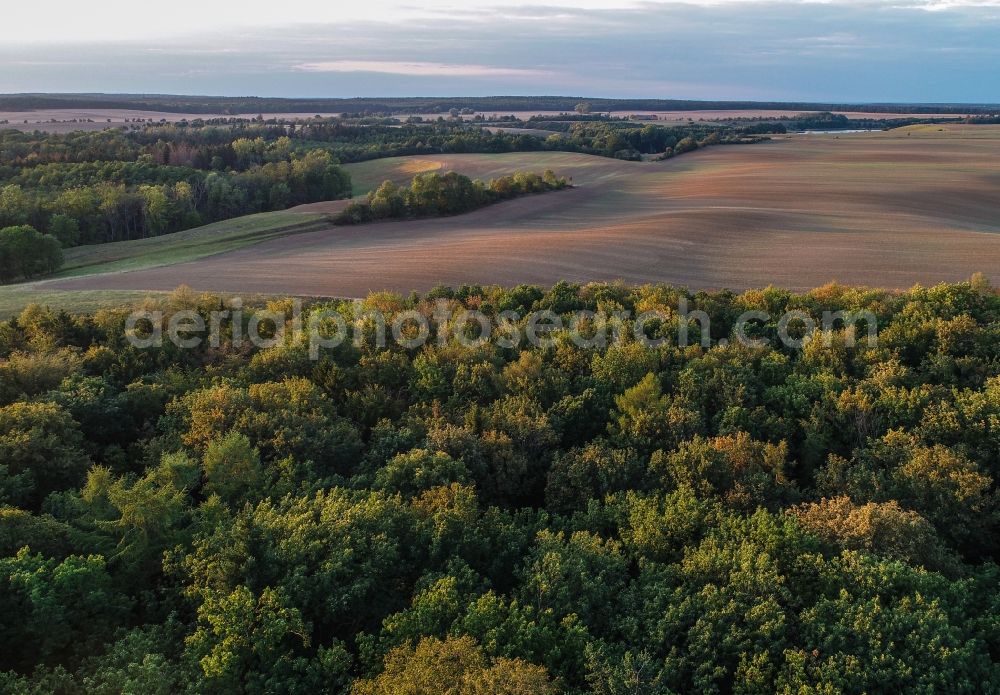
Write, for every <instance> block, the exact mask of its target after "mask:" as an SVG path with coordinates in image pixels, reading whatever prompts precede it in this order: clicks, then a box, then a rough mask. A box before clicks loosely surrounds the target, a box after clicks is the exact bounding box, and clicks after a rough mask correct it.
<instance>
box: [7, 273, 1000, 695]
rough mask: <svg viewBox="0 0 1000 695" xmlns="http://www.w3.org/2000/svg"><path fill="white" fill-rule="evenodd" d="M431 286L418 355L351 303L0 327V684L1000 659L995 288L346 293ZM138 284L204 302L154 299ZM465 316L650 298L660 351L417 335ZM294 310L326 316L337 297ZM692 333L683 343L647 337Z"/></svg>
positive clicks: (789, 686) (189, 682)
mask: <svg viewBox="0 0 1000 695" xmlns="http://www.w3.org/2000/svg"><path fill="white" fill-rule="evenodd" d="M682 298H683V299H684V300H686V301H687V303H688V307H689V311H691V312H694V311H698V312H704V313H703V314H697V315H694V314H685V313H682V312H680V311H678V306H679V305H678V302H679V300H680V299H682ZM441 302H444V306H445V307H446V308H447V310H448V311H447V312H445V317H446V318H445V319H444V320H443V322H438V323H433V324H432V325H433V328H432V335H431V336H430V340H429V341H428V342H427V343H426V344H425V345H424V346H423V347H420V348H413V349H409V348H404V347H402V346H400V345H396V344H393V343H391V342H390V343H389V345H387V346H386V347H379V344H378V341H377V340H376V324H375V323H373V322H370V321H368V320H366V321H363V322H362V323H361V324H360V325H359V326H358V330H357V335H358V340H357V341H356V342H355V341H353V340H348V341H345V342H344V343H342V344H341V345H340V346H338V347H336V348H330V349H324V350H323V351H321V353H320V355H319V359H318V360H314V359H311V358H310V355H309V347H308V345H307V343H306V342H305V341H304V340H299V341H296V340H294V339H293V338H292V336H293V335H294V333H293V331H291V330H288V331H287V333H286V335H287V336H288V338H287V339H286V340H284V341H280V344H278V345H275V346H273V347H270V348H260V349H258V348H254V347H253V346H251V345H250V344H249V343H248V342H247V341H246V340H245V339H244V340H242V341H241V342H240V343H239V344H237V343H235V342H234V341H233V336H234V335H235V334H237V333H240V334H243V335H244V336H245V332H246V329H247V325H248V322H249V321H251V320H252V319H253V314H254V313H255V312H256V311H257V310H258V309H259V308H266V309H268V310H270V311H281V312H285V313H286V314H287V313H288V310H289V309H290V307H291V304H292V303H291V302H290V301H288V302H277V301H276V302H272V303H270V304H269V305H268V306H266V307H244V309H243V311H242V312H235V313H233V312H231V313H229V314H228V315H227V316H226V317H225V318H224V319H223V321H222V323H221V344H220V345H219V346H218V347H214V346H211V345H209V344H208V343H204V344H203V345H202V346H200V347H197V348H194V349H180V348H178V347H176V346H174V345H173V344H171V343H170V342H169V341H168V342H165V343H164V345H163V346H162V347H159V348H150V349H138V348H135V347H133V346H131V345H130V344H129V342H128V341H127V340H126V334H125V322H126V318H127V316H128V313H129V311H130V309H129V308H122V309H115V310H107V311H102V312H99V313H97V314H95V315H92V316H83V315H70V314H66V313H63V312H57V311H52V310H49V309H44V308H41V307H37V306H33V307H29V308H28V309H26V310H25V311H24V312H23V313H22V314H20V315H19V316H18V317H16V318H14V319H11V320H10V321H8V322H5V323H3V324H0V360H2V361H0V615H2V616H3V620H2V621H0V690H2V691H4V692H11V693H71V692H81V691H87V692H115V693H117V692H157V693H159V692H164V693H166V692H171V693H173V692H191V693H204V692H243V693H265V692H267V693H317V692H330V693H348V692H352V693H355V694H358V695H362V694H364V695H367V694H369V693H379V694H381V693H400V692H413V693H431V692H434V693H436V692H446V691H447V692H459V693H511V694H514V693H517V694H518V695H524V694H528V695H530V694H532V693H554V692H568V693H584V692H592V693H600V694H607V693H623V692H644V693H669V692H714V693H721V692H851V693H861V692H956V693H978V692H990V691H991V690H992V687H993V684H994V683H997V682H1000V658H998V656H997V655H998V654H1000V641H998V635H1000V629H998V625H1000V590H998V586H1000V569H998V566H997V564H996V559H997V557H998V553H1000V547H998V545H997V531H998V523H1000V516H998V513H1000V504H998V497H997V481H998V480H1000V440H998V438H997V436H996V423H997V422H998V421H1000V374H998V370H997V365H998V364H1000V353H998V345H1000V341H998V340H997V337H998V333H1000V296H998V294H997V292H996V291H995V290H994V289H992V288H991V287H990V286H989V285H988V284H987V283H986V282H985V281H984V280H983V279H982V278H976V279H974V280H973V281H971V282H967V283H960V284H954V285H941V286H937V287H933V288H920V287H917V288H914V289H912V290H911V291H909V292H904V293H895V292H885V291H877V290H862V289H849V288H844V287H840V286H827V287H823V288H819V289H817V290H814V291H812V292H808V293H802V294H799V293H792V292H787V291H784V290H780V289H777V288H768V289H765V290H755V291H748V292H745V293H742V294H738V295H737V294H734V293H730V292H711V293H697V294H695V293H690V292H686V291H683V290H679V289H677V288H672V287H664V286H648V287H642V288H627V287H624V286H621V285H614V284H612V285H606V284H601V285H588V286H584V287H580V286H576V285H571V284H567V283H559V284H557V285H555V286H553V287H551V288H546V289H543V288H538V287H532V286H518V287H481V286H476V285H469V286H463V287H460V288H446V287H441V288H436V289H435V290H433V291H432V292H430V293H428V294H427V295H425V296H417V295H413V296H411V297H402V296H398V295H393V294H387V293H382V294H373V295H371V296H369V297H368V298H367V299H365V300H364V301H363V302H362V305H361V307H360V308H361V309H362V310H364V312H367V311H372V310H379V311H381V312H383V313H384V314H385V316H386V317H387V320H388V321H389V322H392V321H393V319H394V318H395V317H396V316H399V315H400V312H404V311H405V312H409V311H416V312H418V313H420V314H422V315H425V316H429V317H431V316H435V315H437V316H439V317H440V315H441V314H440V312H441V304H440V303H441ZM147 308H149V309H160V310H162V311H163V312H164V315H163V321H164V323H165V324H166V323H167V322H168V321H169V319H170V317H171V316H172V315H173V313H174V312H176V311H180V310H193V311H195V312H198V313H200V314H201V315H203V316H204V317H206V319H207V318H208V316H209V312H210V311H214V310H218V309H220V308H230V309H231V308H232V307H231V306H228V304H227V301H226V300H225V299H224V298H221V297H216V296H209V295H205V296H199V295H196V294H194V293H192V292H190V291H178V292H176V293H174V294H173V295H172V296H170V297H168V298H165V299H163V300H158V301H157V302H154V303H151V304H148V305H147ZM466 309H478V310H479V311H482V312H485V313H486V314H487V315H488V316H490V317H493V318H494V320H497V317H498V315H499V313H500V312H516V313H517V314H520V315H521V316H522V317H523V316H524V315H525V314H526V313H527V312H529V311H536V310H549V311H551V312H554V313H555V314H557V315H559V316H562V317H564V318H568V317H569V316H570V312H574V311H577V310H590V311H598V310H600V311H604V312H608V313H615V312H617V313H618V315H619V316H622V315H625V312H631V314H632V315H637V314H639V313H642V312H647V311H652V310H657V311H661V312H663V314H662V319H661V320H660V321H659V322H652V323H650V324H648V325H647V326H646V327H645V331H646V333H647V335H649V337H652V338H666V341H665V342H664V343H663V344H661V345H659V346H658V347H655V348H651V347H647V346H644V345H642V344H640V343H638V342H637V341H635V340H633V339H631V338H630V337H629V336H631V335H632V334H633V328H634V327H633V325H632V324H631V322H630V321H629V320H628V319H626V318H622V319H620V320H621V322H622V323H621V324H620V326H619V330H618V331H617V332H618V334H620V335H621V336H622V340H621V341H620V342H614V341H613V340H611V339H610V335H611V334H610V333H609V334H608V336H609V337H608V340H607V341H606V342H604V343H602V342H601V341H594V342H591V343H589V345H581V344H579V343H578V342H575V341H574V340H572V339H571V335H570V333H569V331H568V330H566V329H562V330H557V331H555V332H554V333H553V334H551V335H550V336H549V337H550V338H552V340H551V342H550V343H549V344H547V345H545V346H542V347H534V346H531V345H529V344H528V343H527V342H526V341H525V340H523V338H522V340H521V342H520V343H515V344H514V346H513V347H502V346H501V345H499V344H497V343H493V342H485V343H482V344H476V343H475V342H474V341H470V340H465V341H461V342H460V341H457V340H455V339H454V338H448V335H454V333H455V332H456V331H465V330H470V331H475V327H474V326H464V325H461V324H460V323H459V322H460V319H459V316H460V315H461V312H462V311H463V310H466ZM786 310H797V311H801V312H805V313H806V314H808V315H810V316H812V317H813V318H814V319H815V320H817V321H819V319H820V317H821V314H822V312H823V311H837V310H843V311H862V310H863V311H867V312H870V313H871V315H873V316H874V317H875V319H876V322H877V328H878V334H877V340H872V339H867V338H865V337H864V336H861V335H859V336H857V341H856V342H852V341H851V336H852V334H851V331H850V330H849V329H847V328H841V327H839V326H838V327H836V328H835V329H834V330H832V331H831V332H829V333H828V334H820V335H816V336H815V337H813V338H812V339H809V340H807V341H806V342H805V343H804V346H803V347H801V348H795V347H791V346H786V345H783V344H782V343H780V342H779V341H777V340H775V338H776V335H777V332H778V330H779V325H778V320H779V317H780V315H781V313H782V312H783V311H786ZM312 311H324V312H328V311H334V312H341V313H342V315H343V316H344V317H345V319H346V320H347V322H348V323H349V324H352V323H353V322H354V315H355V308H354V306H353V304H352V303H351V302H349V301H343V302H339V301H334V302H328V303H322V304H314V305H311V306H307V316H306V317H305V320H306V321H308V319H309V317H308V312H312ZM746 311H758V312H766V313H767V314H768V315H770V316H771V317H773V318H770V319H766V320H763V321H758V322H756V323H755V325H754V328H753V333H754V336H755V337H763V338H767V339H769V340H770V341H771V342H770V344H769V345H756V346H748V345H743V344H741V343H739V342H738V341H735V340H731V339H732V338H733V335H730V330H731V326H732V325H733V320H734V319H735V317H736V316H738V315H740V314H742V313H743V312H746ZM449 314H450V316H451V318H450V319H449V318H447V316H448V315H449ZM507 316H508V317H509V316H510V315H509V314H507ZM695 316H697V317H698V318H695ZM508 320H509V321H511V322H512V323H511V325H512V326H513V327H515V328H517V329H519V331H520V335H522V336H523V335H524V330H525V325H524V321H525V319H524V318H521V319H516V318H509V319H508ZM234 321H235V322H236V323H234ZM289 321H291V318H289ZM708 323H710V327H709V326H707V324H708ZM703 326H705V327H707V330H708V336H707V337H708V338H709V341H708V346H707V347H702V346H700V345H697V344H696V345H695V346H694V347H683V348H682V347H678V346H677V338H678V334H679V332H680V331H681V330H682V329H687V330H688V331H689V333H690V334H691V335H698V334H699V332H700V330H701V328H702V327H703ZM288 328H290V326H288ZM474 335H475V334H474V333H471V334H469V337H474ZM439 338H441V339H440V340H439ZM723 339H729V340H728V342H726V341H724V340H723ZM695 342H697V341H695Z"/></svg>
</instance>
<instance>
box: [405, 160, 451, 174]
mask: <svg viewBox="0 0 1000 695" xmlns="http://www.w3.org/2000/svg"><path fill="white" fill-rule="evenodd" d="M442 166H443V165H442V164H441V162H435V161H433V160H430V159H411V160H409V161H406V162H403V163H402V165H400V167H399V170H400V172H402V173H404V174H409V175H410V176H416V175H417V174H423V173H425V172H428V171H438V170H440V169H441V168H442Z"/></svg>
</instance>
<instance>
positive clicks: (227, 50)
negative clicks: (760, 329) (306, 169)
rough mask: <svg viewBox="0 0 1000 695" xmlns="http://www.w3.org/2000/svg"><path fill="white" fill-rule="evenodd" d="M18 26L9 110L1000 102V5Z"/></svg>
mask: <svg viewBox="0 0 1000 695" xmlns="http://www.w3.org/2000/svg"><path fill="white" fill-rule="evenodd" d="M0 17H2V22H0V92H146V93H154V92H157V93H177V94H217V95H261V96H311V97H319V96H334V97H350V96H418V95H435V96H450V95H496V94H566V95H582V96H620V97H655V98H681V99H683V98H692V99H756V100H805V101H919V102H979V103H983V102H990V103H997V102H1000V0H898V1H893V0H889V1H888V2H872V1H869V0H827V1H825V2H816V1H809V2H805V1H801V0H777V1H760V0H690V1H689V2H667V3H663V2H626V1H624V0H574V1H573V2H569V1H566V0H548V1H546V2H538V3H531V2H523V1H521V0H507V1H506V2H501V1H490V0H486V1H474V0H464V1H463V2H450V1H449V0H419V1H418V0H411V1H409V2H402V1H399V0H361V1H355V2H350V3H345V2H343V1H342V0H297V1H296V2H287V3H280V2H274V0H268V1H267V2H264V1H261V0H242V1H241V2H230V1H224V2H220V1H218V0H197V1H195V0H170V2H167V3H159V4H148V3H145V4H144V3H136V2H135V0H127V1H126V0H102V1H101V2H97V3H87V2H81V1H79V0H76V1H74V2H66V1H65V0H55V1H51V0H50V1H49V2H46V3H38V4H34V3H26V2H16V3H10V4H7V3H5V6H4V7H3V8H2V10H0Z"/></svg>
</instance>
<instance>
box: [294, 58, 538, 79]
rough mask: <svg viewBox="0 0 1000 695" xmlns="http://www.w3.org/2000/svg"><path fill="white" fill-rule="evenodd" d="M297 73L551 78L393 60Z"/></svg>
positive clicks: (310, 66)
mask: <svg viewBox="0 0 1000 695" xmlns="http://www.w3.org/2000/svg"><path fill="white" fill-rule="evenodd" d="M295 69H296V70H302V71H304V72H377V73H382V74H387V75H414V76H420V77H551V76H552V73H551V72H549V71H547V70H533V69H531V70H528V69H523V68H508V67H502V66H499V67H498V66H491V65H461V64H454V63H425V62H404V61H393V60H332V61H326V62H319V63H300V64H299V65H296V66H295Z"/></svg>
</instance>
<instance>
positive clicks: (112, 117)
mask: <svg viewBox="0 0 1000 695" xmlns="http://www.w3.org/2000/svg"><path fill="white" fill-rule="evenodd" d="M477 113H482V114H484V115H486V116H508V115H511V114H512V113H513V115H514V116H517V117H518V118H521V119H527V118H530V117H532V116H557V115H559V114H560V113H561V112H559V111H515V112H510V111H497V112H494V111H481V112H477ZM803 113H817V112H815V111H801V110H798V111H796V110H777V109H742V110H741V109H733V110H714V109H709V110H700V111H612V112H611V115H612V116H630V115H645V116H656V117H657V118H658V119H659V120H661V121H674V122H686V121H688V120H695V121H698V120H706V121H709V120H720V119H732V118H781V117H791V116H797V115H800V114H803ZM835 113H842V114H844V115H846V116H847V117H848V118H870V119H877V120H885V119H891V118H908V117H914V118H958V117H959V116H957V115H956V114H907V113H869V112H865V111H836V112H835ZM257 115H262V116H264V118H312V117H314V116H317V115H319V116H324V117H326V116H338V115H340V114H339V113H331V112H318V113H306V112H301V113H263V114H257V113H244V114H228V115H227V114H206V113H170V112H167V111H142V110H136V109H39V110H35V111H0V121H8V123H7V124H0V129H2V128H14V129H17V130H27V131H33V130H43V131H48V132H52V133H68V132H71V131H74V130H104V129H106V128H118V127H121V126H122V125H126V124H130V123H131V122H134V121H135V120H136V119H143V120H144V121H153V122H158V121H161V120H163V121H166V122H168V123H175V122H177V121H181V120H188V121H192V120H195V119H197V118H201V119H206V120H207V119H210V118H252V117H255V116H257ZM409 116H420V117H421V118H423V119H424V120H436V119H437V118H438V117H440V116H443V117H445V118H448V114H447V113H417V114H397V115H396V118H399V119H405V118H407V117H409ZM464 118H465V119H466V120H471V119H472V118H473V116H472V115H467V116H464ZM126 119H127V120H126ZM90 121H93V122H90ZM498 130H503V128H502V127H500V128H498ZM542 132H544V131H542ZM536 134H540V133H536ZM544 134H545V135H546V136H548V135H551V133H548V132H545V133H544Z"/></svg>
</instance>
